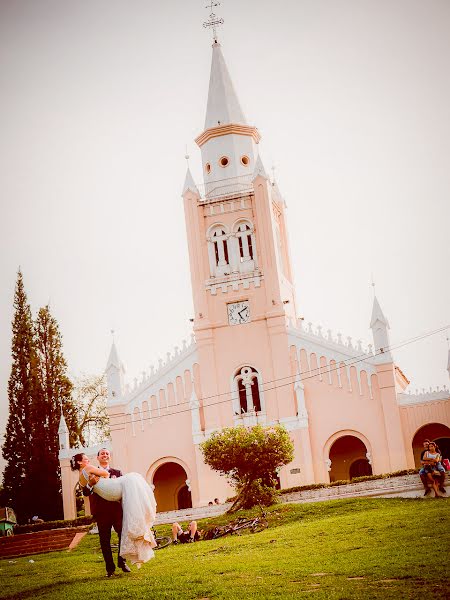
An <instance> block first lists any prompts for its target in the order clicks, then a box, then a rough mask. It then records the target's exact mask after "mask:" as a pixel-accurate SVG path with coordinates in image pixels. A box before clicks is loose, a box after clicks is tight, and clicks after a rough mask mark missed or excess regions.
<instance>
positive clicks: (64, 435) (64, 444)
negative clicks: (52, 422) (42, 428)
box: [58, 410, 70, 450]
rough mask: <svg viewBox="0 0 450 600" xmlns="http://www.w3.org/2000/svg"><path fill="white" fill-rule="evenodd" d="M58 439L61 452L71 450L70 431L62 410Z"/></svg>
mask: <svg viewBox="0 0 450 600" xmlns="http://www.w3.org/2000/svg"><path fill="white" fill-rule="evenodd" d="M58 438H59V449H60V450H69V448H70V443H69V429H68V427H67V423H66V420H65V418H64V415H63V412H62V410H61V418H60V420H59V429H58Z"/></svg>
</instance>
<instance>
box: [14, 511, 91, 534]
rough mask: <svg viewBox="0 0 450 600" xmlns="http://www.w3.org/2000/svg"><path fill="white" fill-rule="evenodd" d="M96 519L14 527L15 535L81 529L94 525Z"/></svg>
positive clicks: (79, 519) (79, 518) (78, 519)
mask: <svg viewBox="0 0 450 600" xmlns="http://www.w3.org/2000/svg"><path fill="white" fill-rule="evenodd" d="M93 522H94V517H93V516H92V515H89V516H88V517H78V518H77V519H68V520H67V521H46V522H45V523H30V524H28V525H18V526H17V527H14V533H16V534H17V533H33V532H34V531H45V530H46V529H62V528H63V527H80V526H81V525H92V523H93Z"/></svg>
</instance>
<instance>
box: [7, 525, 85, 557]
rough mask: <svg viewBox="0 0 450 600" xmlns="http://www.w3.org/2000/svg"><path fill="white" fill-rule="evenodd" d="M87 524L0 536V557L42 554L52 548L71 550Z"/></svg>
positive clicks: (82, 535) (83, 532)
mask: <svg viewBox="0 0 450 600" xmlns="http://www.w3.org/2000/svg"><path fill="white" fill-rule="evenodd" d="M88 529H89V526H86V525H85V526H83V527H66V528H64V529H46V530H44V531H36V532H33V533H19V534H17V535H12V536H7V537H1V538H0V558H14V557H18V556H28V555H30V554H42V553H43V552H52V551H54V550H66V549H67V550H71V549H72V548H74V547H75V546H76V545H77V544H78V543H79V542H80V540H81V539H82V538H83V537H84V536H85V535H86V532H87V530H88Z"/></svg>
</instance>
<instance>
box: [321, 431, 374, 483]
mask: <svg viewBox="0 0 450 600" xmlns="http://www.w3.org/2000/svg"><path fill="white" fill-rule="evenodd" d="M367 454H368V450H367V448H366V445H365V444H364V442H363V441H361V440H360V439H359V438H357V437H355V436H354V435H344V436H342V437H340V438H338V439H337V440H336V441H335V442H334V443H333V445H332V446H331V448H330V454H329V467H330V482H333V481H339V480H342V479H344V480H345V479H351V478H352V477H361V476H363V475H372V466H371V464H370V462H369V459H368V457H367Z"/></svg>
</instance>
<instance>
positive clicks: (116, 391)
mask: <svg viewBox="0 0 450 600" xmlns="http://www.w3.org/2000/svg"><path fill="white" fill-rule="evenodd" d="M259 141H260V133H259V131H258V129H257V128H256V127H255V126H253V125H249V124H248V123H247V120H246V118H245V116H244V114H243V111H242V109H241V106H240V103H239V99H238V95H237V93H236V90H235V88H234V86H233V83H232V80H231V77H230V74H229V71H228V68H227V65H226V63H225V60H224V56H223V53H222V48H221V46H220V44H219V43H218V41H217V38H216V37H214V42H213V46H212V63H211V73H210V81H209V92H208V100H207V109H206V119H205V126H204V131H203V132H202V133H201V134H200V135H199V136H198V137H197V138H196V140H195V142H196V143H197V145H198V146H199V148H200V151H201V160H202V170H203V177H204V181H203V183H202V184H201V185H200V184H198V185H197V184H195V183H194V181H193V178H192V175H191V173H190V171H189V169H188V170H187V173H186V179H185V182H184V186H183V188H182V198H183V203H184V214H185V222H186V236H187V245H188V250H189V262H190V272H191V282H192V293H193V304H194V311H195V315H194V319H193V334H192V337H191V340H190V341H189V342H185V343H183V346H182V347H181V348H180V347H177V348H175V350H174V351H173V352H172V353H168V354H167V358H166V360H165V361H160V364H159V365H158V367H157V368H156V369H152V370H151V372H150V373H149V374H145V375H143V377H142V380H141V381H135V382H134V385H133V386H131V387H130V386H128V385H126V384H125V381H124V369H123V366H122V363H121V360H120V358H119V354H118V351H117V348H116V346H115V344H114V342H113V344H112V348H111V351H110V355H109V359H108V362H107V366H106V377H107V385H108V401H107V410H108V414H109V418H110V426H111V441H110V442H107V443H106V444H103V445H102V447H104V446H106V447H109V448H110V449H111V451H112V464H113V465H114V466H115V467H118V468H120V469H121V470H122V471H123V472H129V471H137V472H139V473H141V474H142V475H143V476H144V477H145V478H146V480H147V481H148V482H149V484H151V485H153V486H154V489H155V496H156V500H157V503H158V510H159V511H167V510H174V509H178V508H187V507H191V506H193V507H198V506H206V505H207V504H208V502H209V501H211V500H213V499H214V498H216V497H217V498H219V499H220V501H221V502H223V501H224V500H225V499H226V498H227V497H229V496H231V495H232V493H233V491H232V488H231V487H230V486H229V485H228V483H227V481H226V479H225V478H224V477H221V476H219V474H218V473H216V472H214V471H212V470H211V469H210V468H209V467H207V466H206V465H205V464H204V462H203V459H202V453H201V450H200V444H201V443H202V442H203V441H204V440H206V439H207V438H208V436H209V435H210V434H211V433H212V432H214V431H216V430H220V429H222V428H224V427H233V426H238V425H241V426H246V427H251V426H253V425H255V424H258V423H259V424H261V425H267V426H269V425H274V424H282V425H284V427H285V428H286V429H287V430H288V431H289V434H290V436H291V439H292V441H293V444H294V448H295V457H294V460H293V461H292V463H290V464H289V465H286V466H285V467H284V468H283V469H281V470H280V472H279V474H278V477H279V483H280V487H281V488H289V487H292V486H299V485H306V484H311V483H319V482H325V483H327V482H332V481H337V480H342V479H350V478H352V477H357V476H361V475H370V474H379V473H389V472H394V471H399V470H403V469H408V468H414V467H417V466H418V465H419V459H420V450H421V447H422V441H423V439H424V438H430V439H434V440H438V442H439V446H440V448H441V450H442V451H443V453H444V455H445V456H448V455H449V452H450V427H449V425H450V393H449V390H448V389H447V388H446V387H444V389H442V390H440V389H436V390H435V391H431V390H430V391H429V392H424V393H415V394H412V393H407V392H406V390H407V387H408V384H409V381H408V379H407V377H406V375H405V374H404V373H403V372H402V371H401V370H400V368H399V367H397V366H396V365H395V360H394V356H393V351H392V349H391V345H390V341H389V323H388V320H387V318H386V316H385V315H384V314H383V311H382V308H381V306H380V303H379V302H378V300H377V298H376V297H375V298H374V301H373V309H372V315H371V317H370V315H368V321H369V318H370V328H371V330H372V336H373V344H372V345H369V346H368V347H367V348H365V347H363V346H362V344H361V342H359V341H358V342H353V341H352V339H351V338H350V337H345V338H343V337H342V336H341V335H340V334H337V335H334V334H333V333H332V332H331V331H330V330H328V331H323V330H322V328H321V327H320V326H319V327H313V325H312V324H311V323H309V324H305V323H304V322H303V320H302V319H301V318H299V317H298V312H297V308H296V295H295V288H294V283H293V275H292V265H291V259H290V252H289V244H288V235H287V222H286V204H285V201H284V199H283V197H282V195H281V194H280V191H279V189H278V187H277V184H276V182H275V181H271V179H270V178H269V177H268V175H267V172H266V170H265V168H264V165H263V163H262V161H261V158H260V156H259V154H258V143H259ZM180 210H181V206H180ZM448 369H449V373H450V356H449V364H448ZM59 440H60V455H59V456H60V464H61V473H62V484H63V500H64V517H65V518H66V519H68V518H74V517H75V516H76V504H75V488H76V485H77V474H76V473H73V472H71V470H70V467H69V458H70V456H71V455H72V454H73V453H74V450H73V449H70V448H69V436H68V430H67V426H66V424H65V422H64V419H63V418H61V424H60V429H59ZM98 449H99V447H93V448H84V449H82V450H83V451H84V452H85V453H86V454H87V455H88V456H89V457H90V458H91V460H94V459H95V456H96V454H97V451H98Z"/></svg>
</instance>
